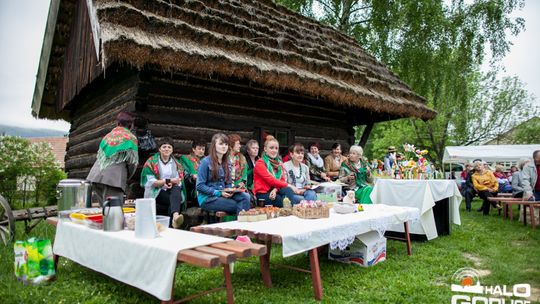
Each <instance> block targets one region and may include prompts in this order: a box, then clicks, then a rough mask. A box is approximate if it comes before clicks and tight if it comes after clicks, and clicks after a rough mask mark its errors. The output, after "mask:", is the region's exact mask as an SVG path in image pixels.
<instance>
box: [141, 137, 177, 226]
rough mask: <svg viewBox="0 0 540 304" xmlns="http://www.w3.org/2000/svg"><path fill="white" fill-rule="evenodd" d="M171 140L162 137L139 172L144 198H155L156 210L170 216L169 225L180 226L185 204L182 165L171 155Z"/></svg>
mask: <svg viewBox="0 0 540 304" xmlns="http://www.w3.org/2000/svg"><path fill="white" fill-rule="evenodd" d="M173 149H174V146H173V140H172V138H170V137H165V138H163V139H162V140H161V141H160V143H159V147H158V153H156V154H154V155H153V156H151V157H150V158H149V159H148V160H147V161H146V163H144V166H143V170H142V173H141V186H142V187H144V197H145V198H155V199H156V212H157V214H159V215H167V216H170V217H171V221H170V226H172V227H173V228H180V225H182V223H183V222H184V216H183V215H182V214H181V210H182V209H183V206H184V205H185V197H184V194H183V193H182V187H183V179H184V167H183V166H182V165H181V164H180V162H178V160H176V159H175V158H174V157H173V156H172V153H173Z"/></svg>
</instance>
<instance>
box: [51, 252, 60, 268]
mask: <svg viewBox="0 0 540 304" xmlns="http://www.w3.org/2000/svg"><path fill="white" fill-rule="evenodd" d="M59 261H60V256H59V255H56V254H53V263H54V272H58V262H59Z"/></svg>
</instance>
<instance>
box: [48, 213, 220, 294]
mask: <svg viewBox="0 0 540 304" xmlns="http://www.w3.org/2000/svg"><path fill="white" fill-rule="evenodd" d="M227 241H230V239H226V238H222V237H217V236H211V235H205V234H200V233H194V232H189V231H183V230H176V229H166V230H165V231H163V232H161V233H160V236H158V237H157V238H155V239H138V238H135V232H134V231H129V230H122V231H117V232H105V231H102V230H96V229H90V228H88V227H86V226H83V225H79V224H74V223H71V222H62V221H61V222H59V223H58V226H57V230H56V237H55V239H54V247H53V252H54V253H55V254H57V255H60V256H61V257H65V258H68V259H70V260H72V261H74V262H76V263H78V264H80V265H83V266H85V267H88V268H90V269H93V270H95V271H97V272H101V273H103V274H106V275H107V276H109V277H111V278H113V279H116V280H118V281H121V282H123V283H126V284H129V285H131V286H135V287H137V288H139V289H142V290H144V291H146V292H148V293H149V294H151V295H153V296H155V297H157V298H158V299H160V300H164V301H167V300H169V299H170V298H171V291H172V286H173V280H174V272H175V269H176V263H177V258H178V257H177V256H178V252H179V251H181V250H185V249H190V248H195V247H199V246H205V245H210V244H214V243H221V242H227Z"/></svg>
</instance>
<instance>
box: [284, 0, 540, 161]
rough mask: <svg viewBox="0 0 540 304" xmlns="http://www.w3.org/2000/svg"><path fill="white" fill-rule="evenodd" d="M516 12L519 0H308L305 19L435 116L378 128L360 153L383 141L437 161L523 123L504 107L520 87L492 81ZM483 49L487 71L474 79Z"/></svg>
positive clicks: (515, 26) (517, 102)
mask: <svg viewBox="0 0 540 304" xmlns="http://www.w3.org/2000/svg"><path fill="white" fill-rule="evenodd" d="M287 2H295V1H293V0H288V1H287ZM302 2H303V1H302ZM523 6H524V2H523V1H522V0H477V1H472V2H471V3H468V2H467V3H466V2H465V1H462V0H454V1H451V2H447V1H442V0H440V1H433V0H419V1H410V0H365V1H359V0H357V1H352V0H314V5H313V6H312V11H311V12H310V13H308V14H307V15H308V16H313V15H317V17H318V19H319V20H321V21H322V22H325V23H327V24H329V25H332V26H334V27H335V28H336V29H338V30H340V31H342V32H344V33H346V34H348V35H351V36H352V37H354V38H355V39H356V40H357V41H358V42H359V43H360V45H362V46H364V47H365V48H366V49H367V51H368V52H369V53H371V54H373V55H375V56H376V57H377V58H378V59H380V60H381V61H383V62H385V63H386V64H387V65H388V66H389V67H390V69H391V70H393V71H394V72H395V73H397V74H398V75H399V76H400V78H401V79H403V80H404V81H405V82H406V83H407V84H409V85H410V86H411V87H412V89H413V90H414V91H415V92H416V93H418V94H419V95H421V96H424V97H425V98H426V99H427V101H428V105H429V106H430V107H432V108H434V109H435V110H436V111H437V112H438V116H437V118H435V119H434V120H431V121H427V122H423V121H420V120H417V119H405V120H404V121H405V122H403V121H392V122H387V123H382V124H378V125H377V126H376V127H375V128H374V131H373V134H372V137H371V141H374V142H371V143H370V147H367V148H368V149H367V153H368V154H369V153H370V152H376V153H380V151H382V150H383V146H387V144H389V143H390V144H392V145H398V144H401V143H404V142H409V143H414V144H416V145H417V146H422V147H426V148H428V149H429V150H430V151H431V152H432V153H431V155H430V156H431V158H432V159H433V160H435V161H436V162H439V163H440V162H441V160H442V156H443V152H444V147H445V146H446V145H449V144H474V143H479V142H480V141H481V140H483V139H484V138H486V137H487V136H488V135H490V134H492V133H493V132H492V131H493V129H495V130H496V132H502V131H504V130H505V129H506V130H507V129H508V128H510V127H512V124H513V123H514V122H516V123H518V122H519V120H522V119H525V118H526V116H527V115H520V116H519V119H514V118H513V116H512V115H514V114H513V113H512V112H511V111H508V109H509V108H508V106H510V105H513V106H514V107H518V108H527V107H528V106H529V105H530V101H531V98H530V96H528V94H526V92H525V91H524V90H523V86H522V84H521V83H520V82H519V81H517V79H515V78H514V79H503V80H500V81H497V80H496V77H495V75H496V73H497V72H498V71H499V66H498V62H499V61H500V59H501V58H503V57H504V56H505V55H506V53H507V52H508V50H509V48H510V42H509V40H508V36H509V35H517V34H518V33H520V32H521V31H522V30H523V29H524V20H523V19H522V18H512V17H510V15H511V13H512V12H513V11H515V10H517V9H522V8H523ZM321 7H322V10H321V9H320V8H321ZM313 8H315V9H313ZM317 8H319V9H317ZM315 11H317V12H318V14H315ZM486 48H488V49H489V53H490V55H491V57H490V67H491V69H492V72H491V73H488V74H487V75H482V74H481V73H480V72H479V70H480V66H481V64H482V63H483V62H484V61H486V55H485V54H486V52H487V49H486ZM490 81H492V82H493V81H496V82H497V83H496V84H494V83H490ZM492 90H493V91H492ZM486 92H489V94H486ZM520 97H523V98H520ZM510 109H511V108H510ZM486 110H488V111H486ZM528 115H532V114H531V113H529V114H528ZM478 121H485V122H486V123H478ZM500 122H503V123H504V125H502V126H501V125H499V123H500ZM506 122H509V123H508V124H506ZM479 134H481V136H479ZM371 148H372V149H373V150H371Z"/></svg>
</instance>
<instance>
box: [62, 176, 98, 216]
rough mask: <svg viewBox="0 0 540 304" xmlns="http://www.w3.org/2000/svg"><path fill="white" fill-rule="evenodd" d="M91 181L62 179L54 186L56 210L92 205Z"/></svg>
mask: <svg viewBox="0 0 540 304" xmlns="http://www.w3.org/2000/svg"><path fill="white" fill-rule="evenodd" d="M91 198H92V183H91V182H90V181H87V180H82V179H63V180H61V181H60V182H59V183H58V186H56V199H57V200H58V211H61V210H71V209H80V208H89V207H92V201H91Z"/></svg>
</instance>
